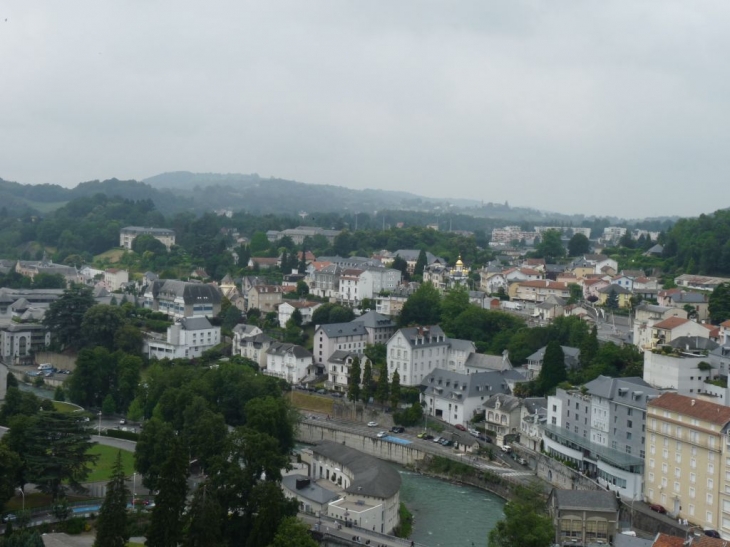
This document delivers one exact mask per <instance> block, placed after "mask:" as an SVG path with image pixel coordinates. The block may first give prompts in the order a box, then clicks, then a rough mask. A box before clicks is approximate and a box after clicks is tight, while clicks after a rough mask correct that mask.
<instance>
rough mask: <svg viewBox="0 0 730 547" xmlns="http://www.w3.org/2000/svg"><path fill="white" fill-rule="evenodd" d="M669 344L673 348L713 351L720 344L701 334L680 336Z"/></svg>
mask: <svg viewBox="0 0 730 547" xmlns="http://www.w3.org/2000/svg"><path fill="white" fill-rule="evenodd" d="M669 345H670V346H672V347H673V348H677V349H683V350H687V351H693V350H694V351H697V350H707V351H712V350H713V349H715V348H717V347H718V346H719V345H720V344H718V343H717V342H715V341H714V340H710V339H709V338H703V337H701V336H680V337H679V338H675V339H674V340H672V341H671V342H669Z"/></svg>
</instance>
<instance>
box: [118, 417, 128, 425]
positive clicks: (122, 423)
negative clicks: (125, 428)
mask: <svg viewBox="0 0 730 547" xmlns="http://www.w3.org/2000/svg"><path fill="white" fill-rule="evenodd" d="M126 424H127V420H125V419H124V418H122V419H121V420H119V425H126Z"/></svg>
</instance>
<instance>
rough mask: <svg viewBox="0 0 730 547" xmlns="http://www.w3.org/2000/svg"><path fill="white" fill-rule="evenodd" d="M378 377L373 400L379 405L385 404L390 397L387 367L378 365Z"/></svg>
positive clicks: (385, 364) (383, 364) (382, 364)
mask: <svg viewBox="0 0 730 547" xmlns="http://www.w3.org/2000/svg"><path fill="white" fill-rule="evenodd" d="M379 370H380V375H379V376H378V384H377V386H376V388H375V400H376V401H378V402H379V403H380V404H381V405H382V404H385V401H387V400H388V397H389V396H390V384H389V383H388V365H387V363H381V364H380V369H379Z"/></svg>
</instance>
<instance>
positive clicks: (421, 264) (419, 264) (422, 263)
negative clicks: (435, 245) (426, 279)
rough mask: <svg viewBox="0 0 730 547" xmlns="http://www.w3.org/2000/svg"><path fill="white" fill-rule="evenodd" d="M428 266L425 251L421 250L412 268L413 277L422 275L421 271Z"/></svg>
mask: <svg viewBox="0 0 730 547" xmlns="http://www.w3.org/2000/svg"><path fill="white" fill-rule="evenodd" d="M426 266H428V257H427V256H426V251H424V250H423V249H421V252H420V253H418V260H416V265H415V266H414V268H413V275H423V270H424V269H425V268H426Z"/></svg>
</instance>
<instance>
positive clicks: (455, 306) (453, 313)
mask: <svg viewBox="0 0 730 547" xmlns="http://www.w3.org/2000/svg"><path fill="white" fill-rule="evenodd" d="M469 306H470V304H469V290H468V289H467V288H466V286H465V285H459V286H457V287H454V288H453V289H451V290H450V291H449V292H447V293H446V295H445V296H444V298H443V299H442V300H441V325H442V328H443V329H444V330H445V331H446V332H447V333H451V332H452V330H451V325H452V324H453V322H454V320H455V319H456V318H457V317H458V316H459V315H460V314H461V313H462V312H463V311H464V310H466V309H467V308H468V307H469Z"/></svg>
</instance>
